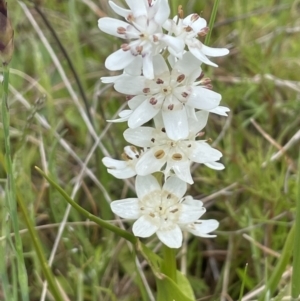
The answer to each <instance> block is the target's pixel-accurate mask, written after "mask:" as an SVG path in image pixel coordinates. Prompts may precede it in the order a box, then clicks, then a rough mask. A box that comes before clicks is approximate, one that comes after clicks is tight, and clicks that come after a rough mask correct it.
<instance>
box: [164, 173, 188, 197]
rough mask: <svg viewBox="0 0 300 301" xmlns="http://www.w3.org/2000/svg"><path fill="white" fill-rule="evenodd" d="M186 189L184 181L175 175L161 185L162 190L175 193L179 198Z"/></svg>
mask: <svg viewBox="0 0 300 301" xmlns="http://www.w3.org/2000/svg"><path fill="white" fill-rule="evenodd" d="M186 189H187V185H186V183H185V182H183V181H182V180H180V179H178V178H177V177H175V176H172V177H170V178H168V179H167V181H166V182H165V184H164V186H163V190H166V191H167V192H169V193H172V194H175V195H176V196H177V197H178V198H179V199H181V198H182V197H183V196H184V194H185V192H186Z"/></svg>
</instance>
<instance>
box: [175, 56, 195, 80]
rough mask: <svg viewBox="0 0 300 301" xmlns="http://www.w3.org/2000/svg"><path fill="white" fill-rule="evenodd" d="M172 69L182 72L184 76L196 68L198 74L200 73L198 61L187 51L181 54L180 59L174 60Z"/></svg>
mask: <svg viewBox="0 0 300 301" xmlns="http://www.w3.org/2000/svg"><path fill="white" fill-rule="evenodd" d="M174 69H176V70H178V72H179V73H183V74H184V75H185V76H186V77H187V76H189V75H190V74H191V73H192V72H193V71H194V70H198V72H199V74H198V76H199V75H200V74H201V68H200V61H199V60H198V59H197V58H195V56H194V55H192V54H191V53H190V52H189V51H187V52H186V53H185V54H184V55H183V57H182V59H181V60H178V61H177V62H176V64H175V66H174Z"/></svg>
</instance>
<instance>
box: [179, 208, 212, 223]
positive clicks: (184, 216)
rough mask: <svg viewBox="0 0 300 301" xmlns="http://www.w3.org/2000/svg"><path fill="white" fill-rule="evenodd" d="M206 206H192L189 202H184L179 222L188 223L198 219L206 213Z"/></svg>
mask: <svg viewBox="0 0 300 301" xmlns="http://www.w3.org/2000/svg"><path fill="white" fill-rule="evenodd" d="M205 211H206V210H205V208H204V207H199V206H192V205H187V204H184V203H183V204H182V212H181V214H180V217H179V221H178V223H182V224H187V223H193V222H195V221H196V220H198V219H199V218H200V217H201V216H202V215H203V214H204V213H205Z"/></svg>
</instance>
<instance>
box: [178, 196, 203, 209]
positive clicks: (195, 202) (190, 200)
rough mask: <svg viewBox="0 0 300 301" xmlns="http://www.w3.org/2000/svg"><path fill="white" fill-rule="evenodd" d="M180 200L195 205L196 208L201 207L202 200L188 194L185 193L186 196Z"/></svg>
mask: <svg viewBox="0 0 300 301" xmlns="http://www.w3.org/2000/svg"><path fill="white" fill-rule="evenodd" d="M181 202H182V203H183V204H187V205H189V206H194V207H197V208H201V207H203V202H201V201H199V200H196V199H194V198H193V197H192V196H190V195H186V196H185V197H184V198H183V199H182V200H181Z"/></svg>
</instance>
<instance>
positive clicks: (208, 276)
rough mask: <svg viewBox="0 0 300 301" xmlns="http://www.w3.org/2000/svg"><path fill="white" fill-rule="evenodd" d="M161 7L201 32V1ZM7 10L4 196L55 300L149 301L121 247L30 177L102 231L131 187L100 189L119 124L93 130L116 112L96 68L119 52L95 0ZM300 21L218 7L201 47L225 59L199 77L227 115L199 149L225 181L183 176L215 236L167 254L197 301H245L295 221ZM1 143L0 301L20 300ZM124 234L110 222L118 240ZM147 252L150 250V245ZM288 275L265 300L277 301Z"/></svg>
mask: <svg viewBox="0 0 300 301" xmlns="http://www.w3.org/2000/svg"><path fill="white" fill-rule="evenodd" d="M36 2H38V1H36ZM171 2H172V9H173V12H175V11H176V7H177V5H178V4H182V5H183V8H184V11H185V13H186V15H187V14H189V13H191V12H197V13H199V14H200V15H201V16H203V17H204V18H206V20H209V18H210V14H211V11H212V7H213V3H214V2H213V1H203V0H198V1H192V0H190V1H187V0H183V1H181V2H179V0H176V1H175V0H172V1H171ZM8 10H9V14H10V18H11V21H12V24H13V27H14V29H15V52H14V56H13V60H12V62H11V64H10V67H11V71H10V72H11V74H10V94H9V105H10V115H11V143H12V152H13V163H14V165H13V167H14V170H15V174H16V180H17V197H18V199H19V200H22V201H23V202H24V203H25V205H26V208H27V211H28V216H29V218H30V220H31V222H32V223H34V225H35V228H36V229H37V231H38V239H39V242H40V243H41V244H42V247H43V251H44V254H45V256H46V258H47V260H50V264H51V267H52V271H53V273H54V275H55V278H56V280H57V283H58V286H59V289H60V293H61V296H62V298H63V300H76V301H89V300H92V301H99V300H107V301H109V300H122V301H131V300H155V298H154V297H153V296H152V295H151V293H149V291H148V288H150V290H152V292H155V286H154V280H153V276H152V274H151V272H150V270H149V267H147V265H145V263H144V262H143V261H142V260H140V261H139V263H138V268H136V266H135V264H134V260H133V257H132V253H131V251H130V248H129V247H128V245H127V244H126V242H125V241H124V240H120V239H119V238H118V237H116V236H115V235H113V234H111V233H110V232H108V231H106V230H103V229H101V228H99V227H97V226H95V225H94V224H92V223H91V222H89V221H87V220H86V219H85V218H84V217H83V216H81V215H80V214H78V213H77V212H76V211H75V210H73V209H71V210H70V207H68V205H67V203H66V202H65V200H64V199H63V198H62V197H61V196H60V195H59V194H58V193H57V192H56V191H55V190H54V189H53V188H51V187H50V186H49V185H48V184H47V182H46V181H45V180H44V179H43V178H42V177H41V176H40V175H39V174H38V173H37V172H36V171H35V169H34V166H39V167H40V168H42V169H43V170H44V171H48V172H49V173H50V174H51V176H52V178H53V179H54V180H55V181H56V182H57V183H59V184H60V185H61V186H62V187H63V188H64V189H65V190H66V191H67V192H68V193H69V195H71V196H72V198H73V199H75V200H76V202H78V203H79V204H80V205H81V206H83V207H84V208H85V209H86V210H88V211H90V212H91V213H93V214H95V215H97V216H99V217H101V218H103V219H106V220H115V217H114V216H113V214H112V213H111V211H110V209H109V205H108V204H109V202H110V201H111V200H114V199H120V198H124V197H128V196H133V195H134V191H133V187H134V186H133V184H134V182H133V180H132V179H129V180H127V181H121V180H117V179H115V178H113V177H112V176H110V175H109V174H107V172H106V169H105V168H104V167H103V165H102V163H101V159H102V157H103V156H112V157H114V158H119V157H120V155H121V153H122V150H123V147H124V146H125V145H126V143H125V141H124V139H123V137H122V134H121V133H122V132H123V131H124V130H125V128H126V124H108V123H107V122H106V121H105V120H106V119H112V118H113V117H114V116H115V115H116V113H117V111H118V110H119V108H120V106H126V100H125V99H124V97H123V96H120V95H118V94H117V93H116V92H115V91H114V90H113V89H112V87H111V86H107V85H103V84H102V83H101V81H100V77H101V76H107V75H108V74H110V72H108V71H107V70H106V69H105V67H104V61H105V58H106V57H107V56H108V55H109V54H110V53H111V52H112V51H113V50H116V49H117V48H118V46H119V45H120V43H121V42H120V41H119V40H118V39H116V38H113V37H110V36H108V35H106V34H104V33H102V32H100V30H99V29H98V27H97V20H98V18H99V17H103V16H105V15H107V14H109V15H110V16H113V12H112V11H111V10H110V9H109V7H108V4H107V1H106V0H64V1H61V0H52V1H39V6H38V7H36V6H35V4H34V3H33V2H17V1H12V0H10V1H8ZM299 15H300V1H298V0H286V1H277V0H260V1H258V0H253V1H245V0H235V1H228V0H223V1H220V5H219V8H218V13H217V17H216V23H215V27H214V29H213V31H212V37H211V40H210V46H215V47H227V48H229V49H230V54H229V55H228V56H226V57H223V58H219V59H214V61H215V62H216V63H217V64H218V65H219V68H212V67H207V66H203V69H204V72H205V73H206V75H207V76H209V77H210V78H211V79H212V80H213V85H214V90H215V91H217V92H219V93H221V94H222V96H223V100H222V104H223V105H226V106H228V107H229V108H230V109H231V113H230V116H229V117H228V118H223V117H222V118H221V117H218V116H215V115H214V116H211V118H210V120H209V124H208V126H207V128H206V136H205V137H206V138H211V141H212V144H213V145H214V146H215V147H217V148H218V149H220V150H221V151H222V152H223V154H224V157H223V159H222V162H223V163H224V164H225V165H226V169H225V170H224V171H213V170H210V169H208V168H207V167H205V166H195V168H194V176H195V178H196V181H195V185H193V186H192V187H191V188H190V190H189V193H190V194H191V195H193V196H196V198H199V199H201V200H203V201H204V202H205V206H206V207H207V214H206V216H205V218H215V219H217V220H219V221H220V227H219V229H218V231H217V234H218V236H217V238H215V239H209V240H207V239H199V238H195V237H190V238H189V239H188V240H187V243H186V244H185V246H184V247H183V249H182V250H181V251H180V252H179V253H178V266H179V267H180V269H181V270H182V271H183V272H185V273H186V274H187V275H188V278H189V280H190V281H191V283H192V286H193V289H194V291H195V294H196V297H197V298H198V299H197V300H222V301H225V300H228V301H230V300H238V299H239V297H240V294H241V292H242V295H243V298H242V300H244V301H247V300H256V299H258V298H259V296H261V291H262V290H263V286H264V285H265V284H266V283H267V282H268V280H269V279H270V278H271V276H272V275H273V273H274V271H275V266H276V263H277V261H278V257H279V256H280V253H281V252H282V250H283V247H284V245H285V243H286V240H287V237H288V234H289V232H290V229H291V225H292V224H293V222H294V214H295V206H296V199H297V161H298V158H299V140H300V118H299V116H300V78H299V71H298V70H299V67H300V58H299V53H300V44H299V31H300V20H299ZM45 17H46V19H47V20H48V22H49V24H51V27H49V26H47V24H46V23H45ZM53 33H55V35H56V37H57V38H55V36H54V35H53ZM58 40H59V42H58ZM59 44H61V46H63V47H64V49H65V52H66V53H64V52H63V51H62V49H61V47H60V45H59ZM68 59H69V60H70V61H71V62H72V65H73V68H74V70H76V74H77V76H78V79H77V80H76V76H75V74H74V71H72V68H70V63H69V62H68ZM81 87H82V88H81ZM1 126H2V123H0V128H1ZM3 139H4V136H3V132H2V131H1V130H0V145H1V149H0V214H1V223H2V224H1V233H0V235H1V237H0V248H1V250H2V251H1V252H2V253H1V252H0V255H1V254H2V255H1V256H2V258H1V260H2V261H3V262H2V265H0V273H2V275H5V277H4V278H3V279H6V280H7V281H4V282H2V284H1V285H0V300H5V299H4V292H5V291H6V292H9V294H10V296H11V300H5V301H13V300H19V298H21V297H20V296H18V294H19V292H18V284H17V282H18V281H17V276H18V273H17V263H16V257H15V252H14V248H13V242H14V235H13V233H12V232H13V230H12V228H11V225H10V224H11V223H10V218H9V215H8V208H7V206H6V205H5V201H4V199H5V188H4V187H5V183H6V167H5V163H4V142H3V141H4V140H3ZM96 142H97V143H98V144H95V143H96ZM2 146H3V147H2ZM283 150H284V151H283ZM18 220H19V228H20V233H21V238H22V242H23V254H24V257H25V263H26V269H27V275H28V281H29V287H28V288H29V296H30V297H29V300H31V301H35V300H54V298H53V296H52V295H51V294H50V293H49V292H48V293H47V294H46V296H45V298H44V299H43V298H41V295H42V294H43V281H44V276H43V273H42V270H41V264H40V262H39V260H38V258H37V255H36V251H35V248H34V244H33V241H32V239H31V238H30V236H29V233H28V232H27V230H26V228H27V226H26V224H25V220H24V215H23V214H22V212H21V211H20V210H19V211H18ZM130 225H131V224H130V223H127V222H123V226H124V228H126V229H128V230H129V231H130ZM10 233H11V234H10ZM148 244H149V246H150V248H152V249H156V250H157V252H158V253H159V252H160V247H161V245H160V244H159V242H158V240H157V239H156V238H155V237H153V238H152V239H150V240H149V242H148ZM289 258H290V257H289ZM290 263H291V261H290V260H288V264H287V265H284V267H283V269H284V274H283V275H282V277H281V279H280V281H279V283H278V285H276V290H275V292H274V294H273V295H270V296H267V298H271V297H274V298H275V299H274V300H290V299H289V297H288V296H290V283H291V268H290ZM246 265H247V270H246V272H245V266H246ZM243 285H244V290H242V286H243ZM20 300H21V299H20ZM266 300H268V299H266ZM166 301H167V300H166Z"/></svg>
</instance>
